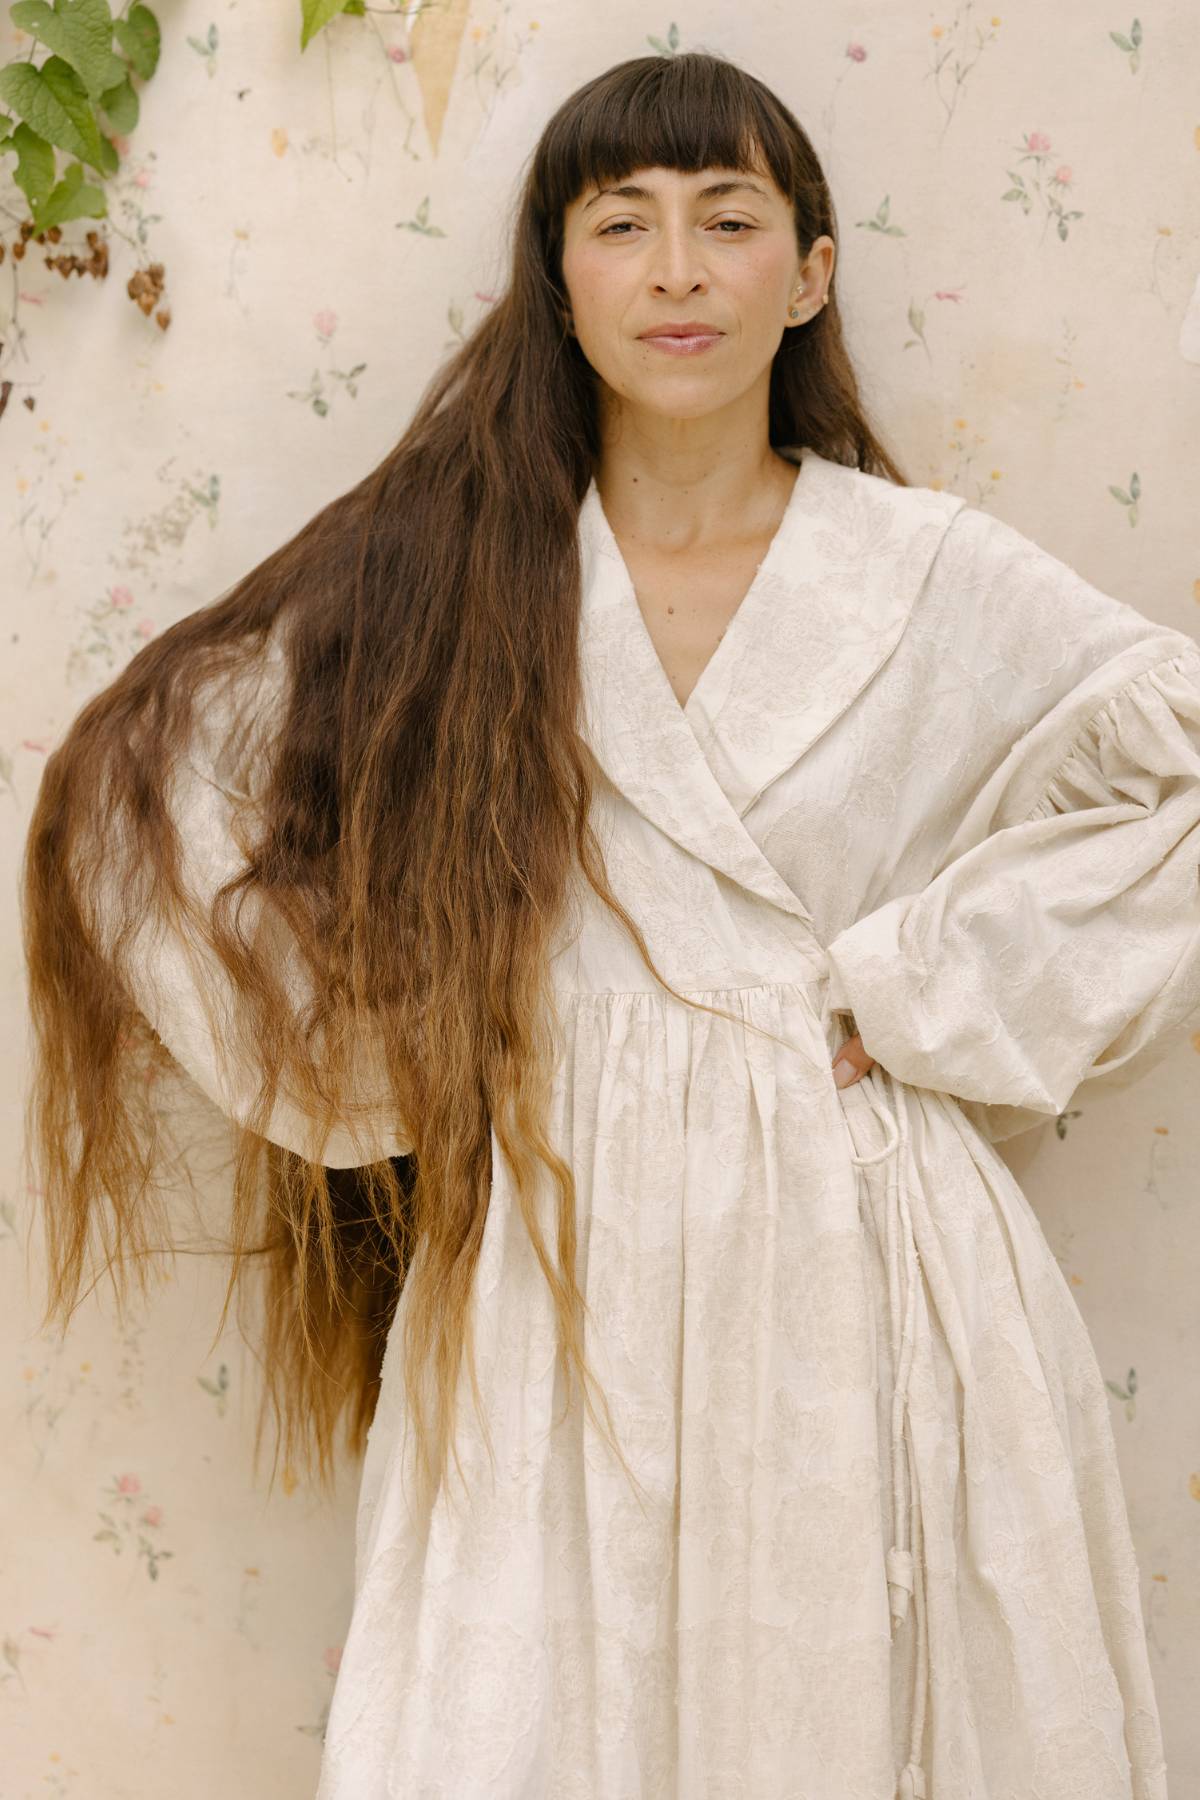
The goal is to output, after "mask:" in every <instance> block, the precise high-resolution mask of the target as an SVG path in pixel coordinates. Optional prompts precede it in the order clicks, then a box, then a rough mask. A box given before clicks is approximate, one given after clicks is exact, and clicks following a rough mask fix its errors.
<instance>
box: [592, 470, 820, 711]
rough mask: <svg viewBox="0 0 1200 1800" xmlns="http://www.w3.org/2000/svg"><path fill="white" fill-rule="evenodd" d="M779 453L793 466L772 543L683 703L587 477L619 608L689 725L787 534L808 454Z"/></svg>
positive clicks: (597, 494) (738, 634) (732, 649)
mask: <svg viewBox="0 0 1200 1800" xmlns="http://www.w3.org/2000/svg"><path fill="white" fill-rule="evenodd" d="M779 454H780V455H781V456H784V457H786V458H787V460H788V461H789V462H795V464H796V474H795V478H794V479H793V481H792V487H791V492H790V493H789V494H788V497H787V500H786V502H785V504H784V508H783V511H782V513H781V514H780V516H779V522H778V524H777V525H776V527H775V530H774V532H773V533H772V535H771V540H770V542H769V543H768V545H767V548H766V550H765V551H764V552H763V556H762V559H761V561H760V562H759V564H758V567H757V568H756V569H755V571H754V575H753V577H752V578H751V581H750V585H749V587H748V588H747V589H746V591H745V593H744V594H743V595H742V597H741V599H740V600H739V601H738V603H737V606H736V607H735V608H734V610H733V612H732V613H731V614H730V617H729V620H728V623H727V624H726V626H725V629H724V631H723V632H722V633H721V636H720V637H719V638H718V640H717V644H716V648H715V649H714V650H713V652H712V654H711V656H710V657H709V658H708V661H707V662H706V663H705V664H704V667H703V668H702V669H701V671H700V673H699V675H698V676H697V677H696V679H695V681H694V682H693V683H692V685H691V688H690V689H689V691H688V696H687V699H686V700H684V701H681V700H680V698H679V696H678V694H677V693H676V692H675V689H674V688H673V687H672V685H671V677H670V676H669V675H668V674H667V671H666V667H665V665H664V663H663V660H662V657H661V656H660V655H659V653H658V647H657V645H656V644H655V642H654V639H653V638H652V637H651V635H650V627H649V626H648V625H647V623H646V619H645V615H644V613H643V612H642V609H641V606H640V604H639V602H638V597H637V588H636V586H635V585H634V580H633V576H632V574H631V573H630V570H629V565H628V563H627V562H626V561H625V557H624V555H623V553H622V551H621V546H620V544H619V543H618V542H617V535H616V533H615V532H614V530H613V528H612V525H611V524H610V523H609V519H608V514H607V513H606V512H605V510H604V504H603V502H602V500H601V498H600V489H599V487H598V486H597V484H596V478H595V476H593V477H592V479H591V482H590V483H589V489H590V493H591V499H592V502H593V505H594V507H595V514H596V519H597V522H598V524H599V526H600V530H601V532H602V534H603V536H604V537H605V539H606V540H607V548H608V553H609V555H610V556H611V558H612V560H613V562H614V563H615V564H616V567H617V570H618V572H619V575H620V588H621V604H622V606H623V607H625V608H626V609H632V613H633V615H634V616H635V618H636V622H637V629H638V633H639V638H640V641H641V643H642V646H643V652H644V655H645V660H646V661H647V662H648V664H650V665H652V668H653V670H654V671H656V674H655V675H654V677H653V678H654V679H655V680H656V681H657V684H658V686H659V688H660V690H661V691H663V692H664V693H665V695H666V698H667V700H668V702H669V703H670V705H671V706H672V707H674V708H675V710H676V711H677V712H678V714H679V716H680V718H682V719H684V720H686V721H687V723H688V724H689V725H690V726H693V727H694V725H695V718H696V714H697V713H698V712H699V710H700V708H701V706H702V704H703V698H704V693H705V692H706V691H707V688H708V687H709V686H711V684H712V681H714V680H716V679H717V678H718V677H719V675H720V672H721V665H722V664H723V663H724V662H725V661H727V660H728V659H729V658H730V657H731V656H733V655H734V654H735V652H736V648H737V642H738V640H739V639H740V637H741V634H742V632H743V631H744V630H746V629H747V625H746V619H747V615H748V614H749V615H750V616H751V619H752V615H753V613H754V611H755V610H756V608H755V602H756V601H757V599H758V596H759V595H760V594H761V592H762V589H763V585H764V583H765V582H766V580H767V578H768V577H769V576H770V574H771V573H772V571H773V569H774V567H775V564H776V563H777V562H778V561H779V559H780V557H781V556H782V554H783V547H784V543H785V541H786V539H787V535H788V529H787V528H788V526H789V524H790V521H791V515H792V513H793V511H795V510H796V505H797V500H796V496H797V490H798V489H799V486H800V483H801V480H802V479H803V474H804V461H805V458H806V456H807V452H806V451H804V450H803V449H802V448H801V447H800V446H795V447H791V446H789V447H785V448H781V449H780V450H779ZM731 643H732V647H731ZM714 669H715V673H714Z"/></svg>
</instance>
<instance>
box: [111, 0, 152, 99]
mask: <svg viewBox="0 0 1200 1800" xmlns="http://www.w3.org/2000/svg"><path fill="white" fill-rule="evenodd" d="M113 33H114V35H115V37H116V40H117V42H118V44H120V46H121V48H122V50H123V51H124V52H125V54H126V56H127V57H128V58H129V60H130V62H131V63H132V64H133V72H134V74H135V75H140V76H141V78H142V80H143V81H149V79H150V77H151V76H152V75H153V73H154V71H155V69H157V67H158V58H159V53H160V51H161V50H162V32H161V31H160V30H159V28H158V20H157V19H156V18H155V16H154V14H153V13H152V12H151V11H150V8H149V7H148V6H132V7H130V9H129V17H128V18H127V19H118V20H117V21H116V23H115V25H114V26H113Z"/></svg>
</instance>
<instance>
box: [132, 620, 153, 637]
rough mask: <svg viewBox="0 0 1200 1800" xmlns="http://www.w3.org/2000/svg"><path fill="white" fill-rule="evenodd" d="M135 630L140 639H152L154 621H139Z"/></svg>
mask: <svg viewBox="0 0 1200 1800" xmlns="http://www.w3.org/2000/svg"><path fill="white" fill-rule="evenodd" d="M136 630H137V634H138V636H139V637H140V638H151V637H153V636H154V620H153V619H139V620H138V622H137V627H136Z"/></svg>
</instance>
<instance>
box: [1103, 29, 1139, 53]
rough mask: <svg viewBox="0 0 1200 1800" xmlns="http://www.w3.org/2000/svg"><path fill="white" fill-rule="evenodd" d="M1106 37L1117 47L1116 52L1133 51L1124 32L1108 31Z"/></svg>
mask: <svg viewBox="0 0 1200 1800" xmlns="http://www.w3.org/2000/svg"><path fill="white" fill-rule="evenodd" d="M1108 35H1109V37H1110V38H1111V39H1112V41H1113V43H1114V44H1115V45H1116V46H1117V49H1118V50H1132V49H1133V45H1132V44H1131V43H1130V41H1129V39H1128V38H1127V37H1126V36H1125V34H1124V32H1122V31H1110V32H1109V34H1108Z"/></svg>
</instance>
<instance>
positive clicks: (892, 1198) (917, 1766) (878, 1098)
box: [843, 1063, 929, 1800]
mask: <svg viewBox="0 0 1200 1800" xmlns="http://www.w3.org/2000/svg"><path fill="white" fill-rule="evenodd" d="M876 1072H878V1073H879V1075H880V1076H881V1077H886V1079H887V1081H888V1082H889V1083H890V1082H891V1076H890V1075H887V1072H886V1070H883V1069H881V1068H880V1066H879V1064H878V1063H876V1064H875V1065H874V1067H873V1069H871V1070H869V1071H868V1073H867V1075H865V1076H864V1077H863V1078H862V1081H861V1082H860V1083H859V1085H860V1086H861V1087H862V1089H863V1092H864V1094H865V1095H866V1098H867V1099H868V1100H869V1102H870V1104H871V1108H872V1110H873V1111H874V1113H875V1116H876V1117H877V1118H878V1119H879V1120H880V1122H881V1124H882V1125H883V1128H884V1131H885V1132H886V1134H887V1140H888V1141H887V1143H886V1144H885V1145H884V1147H883V1149H882V1150H877V1151H875V1152H874V1153H873V1154H872V1155H869V1156H859V1155H857V1154H856V1153H855V1151H854V1148H853V1144H852V1145H851V1151H850V1160H851V1162H852V1163H854V1164H855V1166H856V1167H858V1168H860V1169H861V1168H870V1167H872V1166H874V1165H875V1164H877V1163H881V1162H884V1161H885V1160H887V1159H888V1158H890V1157H894V1158H895V1164H896V1178H895V1181H894V1182H889V1184H888V1192H887V1206H886V1213H885V1217H886V1233H885V1239H886V1241H885V1246H884V1254H885V1259H886V1263H887V1277H888V1309H889V1313H890V1315H891V1327H892V1368H893V1372H894V1376H895V1382H894V1388H893V1394H892V1434H891V1481H892V1536H893V1543H892V1546H891V1548H890V1549H889V1550H888V1553H887V1557H886V1559H885V1566H886V1570H887V1583H888V1603H889V1607H890V1611H891V1617H892V1629H893V1632H894V1631H895V1628H896V1627H897V1626H898V1625H900V1624H902V1623H903V1621H904V1619H905V1618H906V1617H907V1616H908V1607H909V1596H910V1595H915V1604H916V1632H917V1655H916V1669H915V1672H914V1678H913V1698H912V1712H911V1716H910V1725H909V1752H908V1754H909V1760H908V1763H907V1764H906V1765H905V1767H904V1768H903V1769H902V1770H901V1772H900V1775H899V1779H898V1781H897V1785H896V1800H927V1793H926V1786H925V1774H924V1770H923V1769H922V1766H921V1747H922V1740H923V1739H924V1736H925V1709H926V1705H927V1701H928V1692H929V1644H928V1633H927V1626H926V1604H925V1585H924V1572H923V1570H922V1569H921V1551H922V1543H921V1534H920V1528H921V1518H920V1495H919V1491H918V1488H917V1484H916V1481H915V1477H914V1467H915V1453H914V1451H913V1444H912V1426H911V1422H910V1420H909V1417H908V1388H909V1380H910V1377H911V1374H912V1366H913V1352H914V1349H915V1341H916V1318H917V1288H918V1284H919V1282H920V1279H921V1272H920V1264H919V1261H918V1257H917V1245H916V1239H915V1238H914V1236H913V1229H912V1208H911V1204H910V1199H909V1188H908V1159H909V1143H908V1118H907V1115H906V1112H905V1106H904V1098H903V1095H897V1096H896V1114H895V1117H894V1118H893V1116H892V1114H891V1112H890V1111H889V1109H888V1107H887V1105H886V1104H885V1103H884V1102H883V1098H882V1095H880V1094H878V1092H877V1089H876V1086H875V1083H874V1082H873V1081H872V1079H871V1076H872V1075H873V1074H875V1073H876ZM843 1118H845V1114H844V1113H843ZM846 1129H847V1132H849V1124H848V1122H847V1126H846ZM906 1443H907V1450H908V1481H907V1482H906V1481H905V1467H904V1464H905V1449H906ZM910 1490H911V1506H910ZM910 1512H911V1526H912V1530H913V1532H914V1533H915V1534H916V1538H917V1542H916V1543H915V1544H914V1545H911V1546H910V1544H909V1542H908V1541H907V1540H908V1539H909V1536H910ZM918 1573H920V1574H921V1577H922V1578H921V1580H920V1581H918V1580H917V1575H918Z"/></svg>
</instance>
